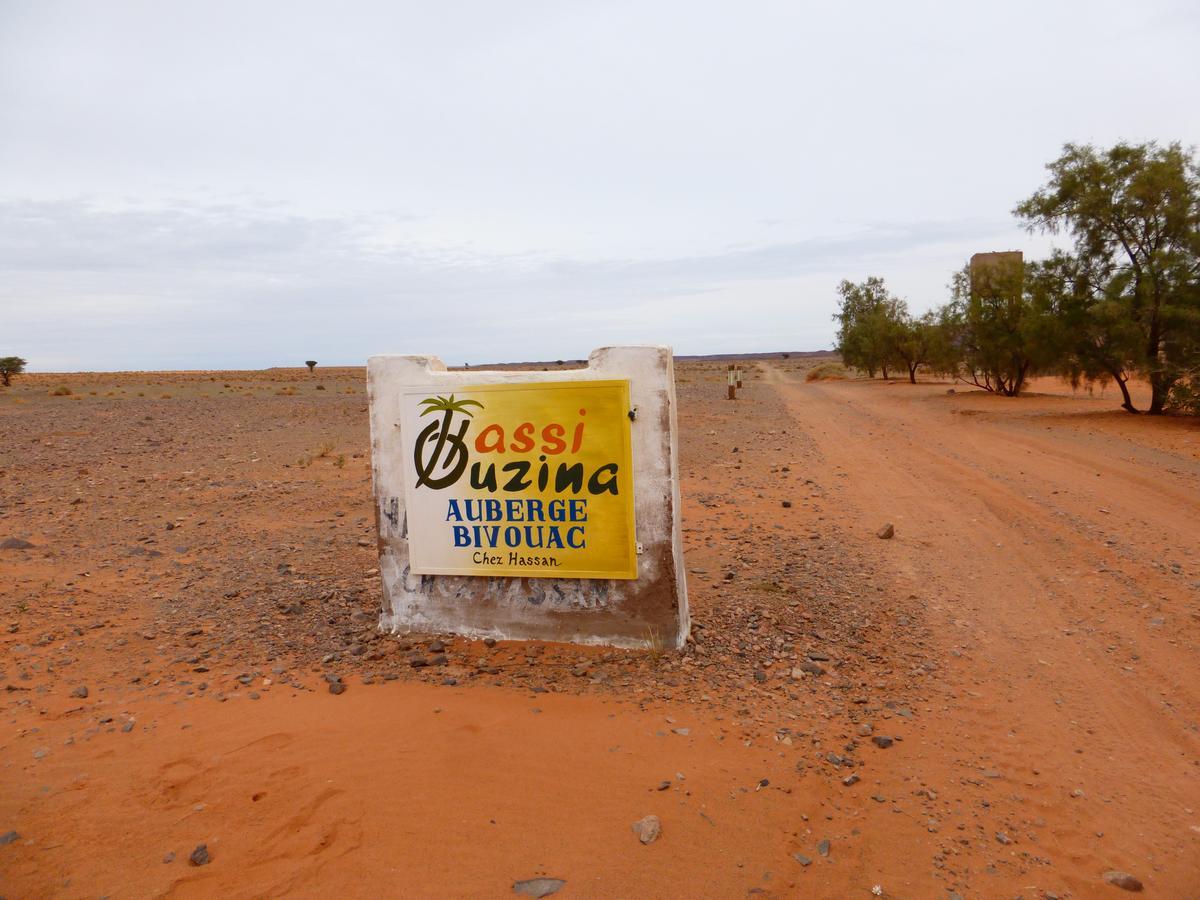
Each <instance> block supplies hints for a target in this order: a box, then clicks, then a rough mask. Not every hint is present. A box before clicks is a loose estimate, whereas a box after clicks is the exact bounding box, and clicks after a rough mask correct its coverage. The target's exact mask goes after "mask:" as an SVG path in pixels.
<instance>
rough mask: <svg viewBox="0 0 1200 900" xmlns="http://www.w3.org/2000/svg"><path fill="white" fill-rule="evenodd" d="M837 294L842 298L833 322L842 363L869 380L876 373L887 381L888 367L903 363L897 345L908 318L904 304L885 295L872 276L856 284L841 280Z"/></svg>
mask: <svg viewBox="0 0 1200 900" xmlns="http://www.w3.org/2000/svg"><path fill="white" fill-rule="evenodd" d="M838 293H839V294H841V296H842V299H841V304H840V307H839V309H838V312H837V313H836V314H834V319H835V320H836V321H837V323H838V336H837V347H836V349H837V351H838V353H840V354H841V355H842V362H843V363H845V364H846V365H847V366H853V367H854V368H856V369H862V370H863V371H865V372H866V373H867V374H868V375H870V376H871V377H872V378H874V377H875V373H876V372H877V371H878V372H880V373H881V374H882V375H883V377H884V378H887V377H888V367H889V366H892V367H895V366H898V365H901V364H902V363H903V359H902V358H901V356H900V355H899V352H898V346H899V343H900V341H901V339H902V338H903V336H904V322H905V319H906V318H907V316H908V310H907V309H906V307H905V305H904V301H903V300H900V299H898V298H896V297H893V296H891V295H890V294H888V290H887V286H886V285H885V284H884V282H883V279H882V278H877V277H874V276H872V277H870V278H868V279H867V280H866V281H863V282H860V283H858V284H855V283H854V282H852V281H843V282H842V283H841V284H839V285H838Z"/></svg>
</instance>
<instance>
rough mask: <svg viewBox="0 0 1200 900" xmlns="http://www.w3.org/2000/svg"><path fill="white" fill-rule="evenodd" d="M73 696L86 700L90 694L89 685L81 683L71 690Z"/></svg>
mask: <svg viewBox="0 0 1200 900" xmlns="http://www.w3.org/2000/svg"><path fill="white" fill-rule="evenodd" d="M71 696H72V697H78V698H79V699H80V700H86V699H87V696H88V689H87V685H83V684H81V685H80V686H79V687H77V688H75V690H73V691H71Z"/></svg>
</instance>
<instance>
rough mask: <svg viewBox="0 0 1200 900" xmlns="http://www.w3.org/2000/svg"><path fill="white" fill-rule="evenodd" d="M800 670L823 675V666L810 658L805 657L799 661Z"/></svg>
mask: <svg viewBox="0 0 1200 900" xmlns="http://www.w3.org/2000/svg"><path fill="white" fill-rule="evenodd" d="M800 671H801V672H807V673H808V674H809V675H824V674H825V667H824V666H822V665H821V664H820V663H815V662H813V661H812V660H811V659H807V660H805V661H804V662H802V663H800Z"/></svg>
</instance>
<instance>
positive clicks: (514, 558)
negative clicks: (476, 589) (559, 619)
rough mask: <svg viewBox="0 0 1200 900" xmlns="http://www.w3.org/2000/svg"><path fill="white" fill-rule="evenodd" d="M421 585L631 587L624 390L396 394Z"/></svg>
mask: <svg viewBox="0 0 1200 900" xmlns="http://www.w3.org/2000/svg"><path fill="white" fill-rule="evenodd" d="M400 415H401V422H400V426H401V432H402V435H403V438H404V442H403V443H404V466H405V473H404V475H405V477H404V481H405V485H404V486H405V506H406V515H407V535H408V542H409V565H410V570H411V571H412V572H413V574H416V575H480V576H503V577H510V578H637V542H636V539H635V533H634V520H633V464H632V458H631V454H630V418H629V382H628V381H557V382H555V381H539V382H514V383H501V384H482V385H471V386H466V387H462V388H457V389H455V391H454V393H453V394H434V393H430V392H427V391H406V392H405V393H403V394H402V395H401V408H400Z"/></svg>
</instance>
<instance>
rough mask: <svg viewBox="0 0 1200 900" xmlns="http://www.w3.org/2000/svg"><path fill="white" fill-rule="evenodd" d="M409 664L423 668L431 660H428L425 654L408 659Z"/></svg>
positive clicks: (416, 667) (415, 667)
mask: <svg viewBox="0 0 1200 900" xmlns="http://www.w3.org/2000/svg"><path fill="white" fill-rule="evenodd" d="M408 664H409V665H410V666H412V667H413V668H414V669H422V668H424V667H425V666H427V665H429V660H427V659H426V658H425V657H423V656H414V657H413V658H412V659H410V660H409V661H408Z"/></svg>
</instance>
